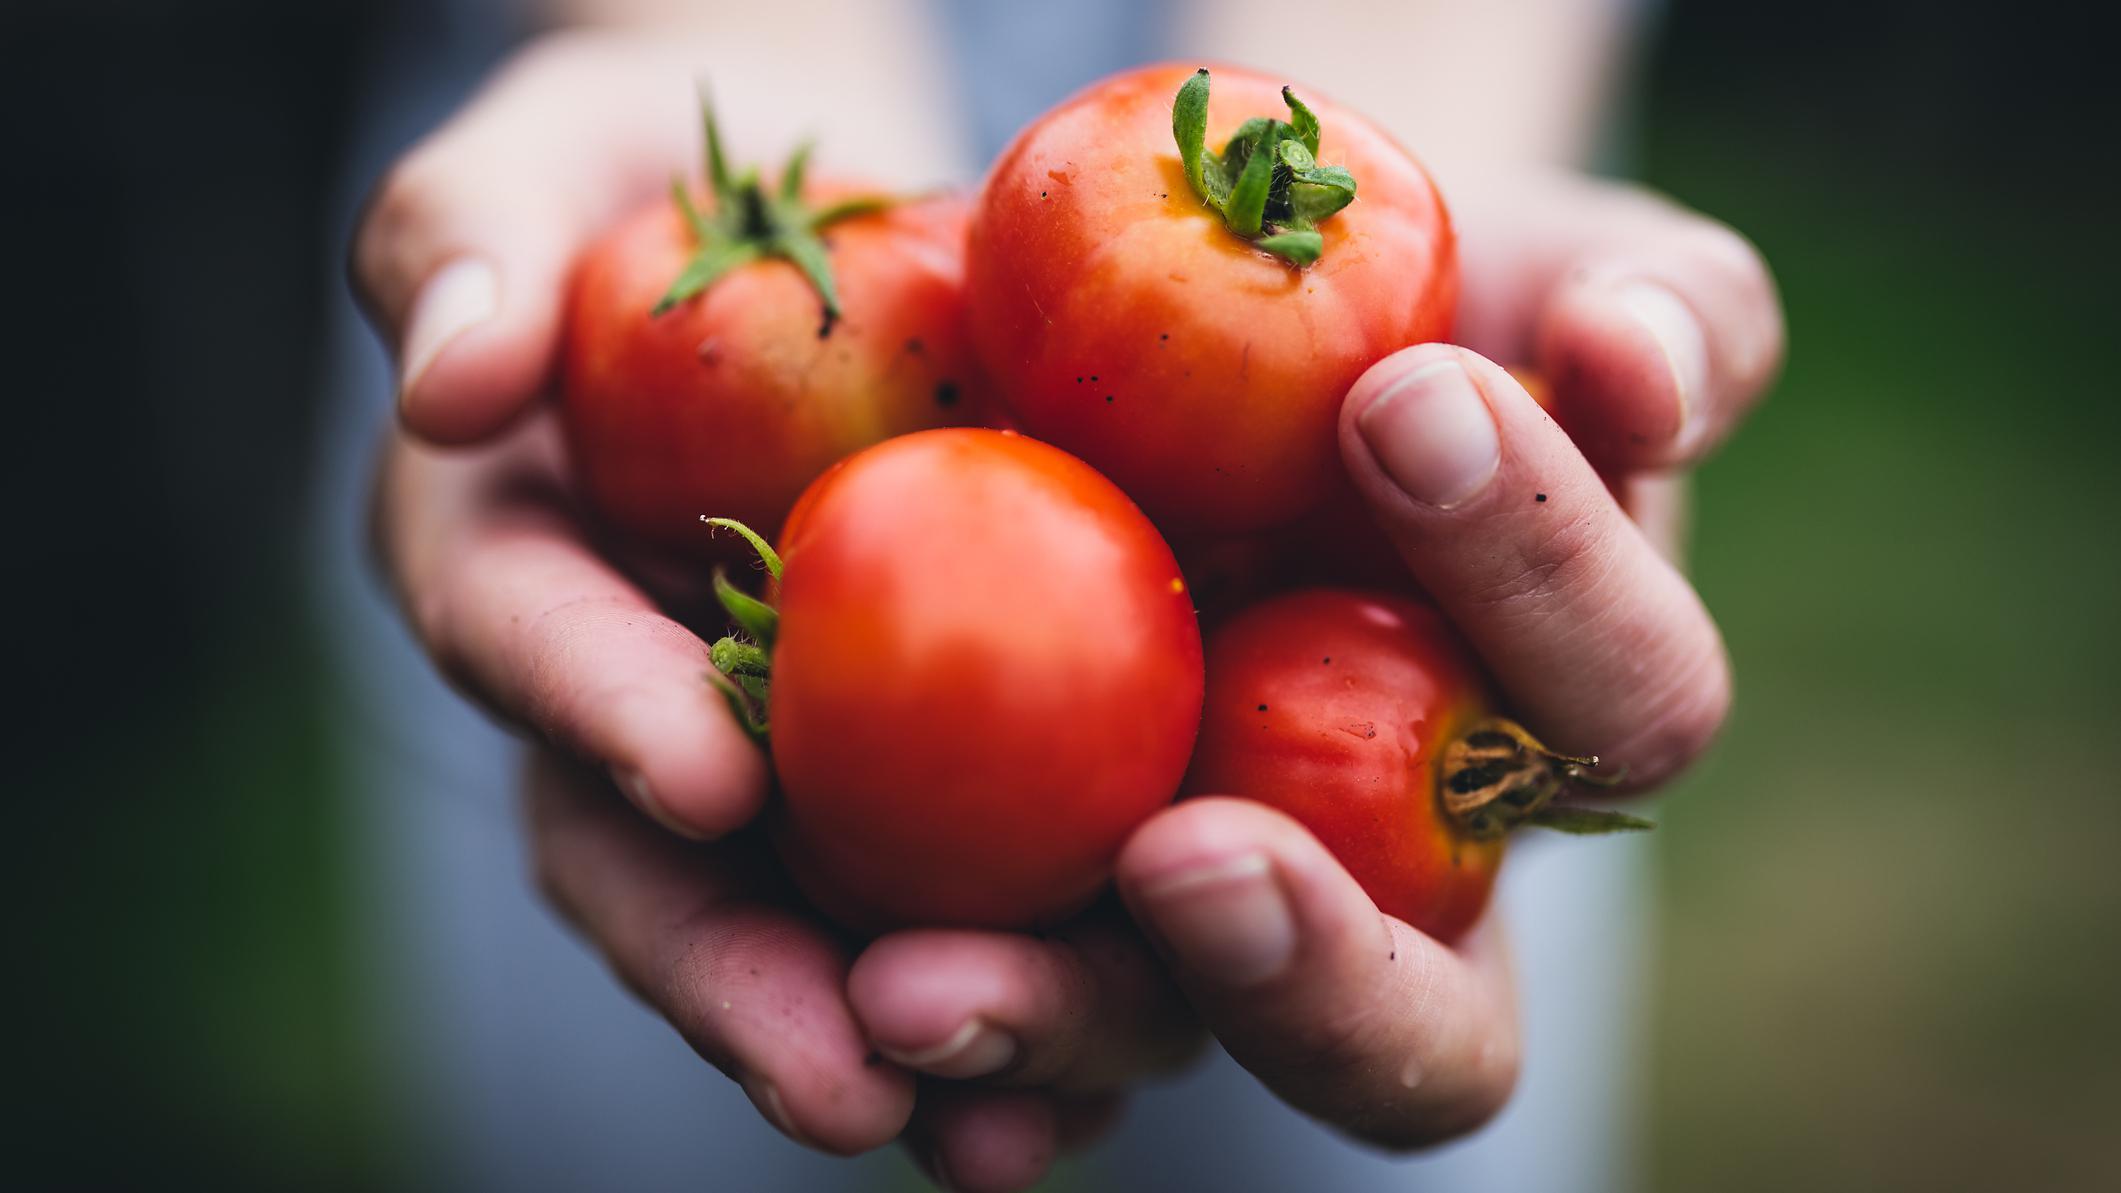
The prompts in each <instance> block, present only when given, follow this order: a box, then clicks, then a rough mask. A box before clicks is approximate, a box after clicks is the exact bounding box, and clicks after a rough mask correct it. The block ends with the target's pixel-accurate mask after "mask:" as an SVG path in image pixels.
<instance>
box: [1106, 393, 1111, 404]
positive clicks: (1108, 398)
mask: <svg viewBox="0 0 2121 1193" xmlns="http://www.w3.org/2000/svg"><path fill="white" fill-rule="evenodd" d="M1105 400H1106V401H1107V402H1109V401H1111V400H1112V395H1111V394H1106V395H1105Z"/></svg>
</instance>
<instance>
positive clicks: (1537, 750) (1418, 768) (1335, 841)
mask: <svg viewBox="0 0 2121 1193" xmlns="http://www.w3.org/2000/svg"><path fill="white" fill-rule="evenodd" d="M1494 708H1495V704H1494V700H1493V697H1492V696H1491V695H1490V693H1489V691H1488V688H1487V685H1486V682H1485V681H1484V680H1483V679H1482V677H1481V674H1480V671H1479V668H1478V667H1477V666H1476V665H1475V664H1474V662H1473V660H1472V658H1471V657H1470V656H1469V655H1468V654H1467V653H1466V650H1465V648H1464V647H1463V646H1462V645H1460V643H1459V641H1458V638H1457V636H1456V635H1455V634H1454V633H1452V631H1451V629H1450V627H1449V626H1448V625H1447V624H1446V623H1445V622H1444V619H1443V616H1442V614H1440V613H1438V612H1437V611H1436V610H1435V609H1433V608H1431V607H1429V606H1427V605H1421V604H1417V603H1415V602H1413V601H1410V600H1406V599H1404V598H1401V597H1388V596H1371V595H1364V594H1359V593H1352V592H1343V591H1335V590H1326V589H1314V590H1309V591H1305V592H1298V593H1292V594H1290V595H1288V596H1284V597H1280V598H1277V599H1275V600H1272V601H1269V602H1267V603H1265V604H1262V605H1256V606H1254V607H1252V608H1251V609H1248V610H1246V611H1245V612H1243V613H1240V614H1238V615H1237V616H1236V617H1234V618H1232V619H1231V620H1230V621H1228V622H1226V623H1225V624H1224V625H1223V626H1222V627H1220V628H1219V629H1217V630H1216V631H1215V632H1214V634H1213V635H1212V637H1211V638H1210V640H1209V644H1208V688H1207V699H1206V703H1205V706H1204V708H1203V711H1202V715H1201V732H1200V744H1199V747H1198V749H1197V750H1196V751H1195V753H1194V757H1193V765H1192V769H1191V770H1190V771H1189V772H1188V773H1187V775H1186V780H1185V786H1184V788H1183V790H1184V792H1185V793H1186V794H1188V795H1241V796H1247V797H1250V798H1252V799H1256V800H1260V801H1261V802H1263V803H1268V804H1272V805H1273V806H1275V807H1277V808H1279V809H1281V810H1282V811H1284V812H1287V813H1288V814H1289V815H1291V816H1293V817H1295V818H1296V819H1297V820H1298V821H1300V822H1302V823H1303V825H1304V826H1305V827H1306V828H1308V829H1310V830H1311V832H1312V833H1313V834H1315V835H1316V836H1317V837H1318V839H1319V840H1320V841H1321V842H1323V843H1324V844H1325V846H1326V848H1328V849H1330V850H1332V851H1333V854H1334V856H1336V857H1338V858H1339V859H1340V861H1341V864H1343V865H1345V866H1346V867H1347V868H1348V872H1349V873H1350V874H1353V875H1354V876H1355V879H1356V881H1358V882H1360V883H1361V884H1362V887H1363V889H1364V890H1365V891H1367V892H1369V894H1370V897H1371V898H1372V899H1374V900H1376V901H1377V906H1378V908H1379V909H1380V910H1382V911H1384V912H1386V913H1387V914H1389V915H1393V916H1397V917H1398V918H1400V919H1402V920H1405V921H1406V922H1407V923H1408V924H1411V925H1412V926H1414V927H1416V928H1419V929H1421V930H1422V931H1424V932H1427V933H1428V934H1430V935H1431V936H1434V937H1436V938H1437V939H1439V940H1444V941H1450V940H1453V939H1455V938H1456V937H1458V936H1459V935H1460V934H1461V933H1463V932H1464V931H1465V930H1466V929H1467V928H1468V927H1470V926H1472V924H1473V922H1474V921H1475V920H1477V919H1479V918H1480V913H1481V910H1482V909H1483V908H1485V907H1486V906H1487V902H1488V896H1489V893H1490V891H1491V890H1492V888H1493V887H1494V884H1495V872H1496V869H1497V867H1499V866H1500V865H1501V863H1502V855H1503V835H1504V833H1506V832H1507V831H1508V830H1509V829H1510V828H1511V827H1513V826H1515V825H1517V824H1520V823H1534V824H1543V825H1548V826H1550V827H1554V828H1561V829H1565V830H1568V831H1576V832H1601V831H1610V830H1613V829H1625V828H1642V827H1647V825H1646V824H1645V823H1644V822H1642V821H1639V820H1636V819H1634V818H1633V817H1628V816H1622V815H1620V814H1618V813H1613V812H1604V811H1597V810H1592V809H1584V808H1575V807H1560V806H1555V805H1553V804H1551V803H1550V802H1549V801H1551V800H1552V799H1553V797H1554V796H1555V795H1556V794H1558V793H1559V792H1560V790H1561V789H1562V788H1563V787H1564V786H1565V785H1566V784H1567V782H1568V781H1570V780H1572V779H1580V778H1583V777H1585V771H1586V770H1587V768H1588V767H1590V766H1592V765H1595V764H1596V761H1597V760H1596V759H1582V758H1565V757H1561V756H1558V755H1554V754H1551V753H1549V752H1547V751H1546V749H1545V748H1544V747H1542V746H1540V745H1539V744H1538V742H1536V741H1534V740H1533V739H1532V738H1531V736H1530V735H1529V734H1526V733H1525V732H1524V731H1523V730H1522V729H1519V728H1518V727H1517V726H1515V725H1514V724H1512V723H1510V722H1508V721H1505V720H1502V719H1501V718H1499V717H1497V716H1496V715H1495V713H1494Z"/></svg>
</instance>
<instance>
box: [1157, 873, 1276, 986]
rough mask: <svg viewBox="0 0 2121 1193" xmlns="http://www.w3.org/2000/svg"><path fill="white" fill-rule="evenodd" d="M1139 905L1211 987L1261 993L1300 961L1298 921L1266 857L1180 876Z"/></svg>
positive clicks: (1181, 958) (1160, 884)
mask: <svg viewBox="0 0 2121 1193" xmlns="http://www.w3.org/2000/svg"><path fill="white" fill-rule="evenodd" d="M1141 898H1142V902H1143V904H1144V905H1145V907H1146V910H1147V911H1148V913H1149V918H1150V919H1151V920H1152V921H1153V922H1154V924H1155V927H1156V930H1157V932H1158V933H1159V934H1160V935H1161V936H1162V937H1163V939H1164V941H1165V943H1166V944H1168V945H1169V946H1170V948H1171V951H1172V952H1173V953H1175V954H1177V956H1178V960H1179V962H1180V963H1181V964H1183V965H1184V966H1186V968H1188V969H1191V970H1193V971H1194V972H1195V973H1198V974H1199V975H1200V976H1202V977H1204V978H1206V979H1208V980H1209V981H1211V982H1216V983H1219V984H1221V985H1224V986H1235V987H1243V986H1256V985H1258V984H1260V983H1261V982H1265V981H1267V980H1269V979H1271V978H1273V977H1275V976H1276V975H1278V974H1280V973H1281V972H1282V971H1283V970H1285V969H1287V968H1288V967H1289V961H1290V959H1291V958H1292V957H1294V956H1295V954H1296V919H1295V917H1294V916H1293V915H1292V914H1291V913H1290V911H1289V902H1288V900H1287V899H1286V898H1285V897H1283V895H1282V893H1281V886H1280V884H1279V883H1277V882H1276V881H1275V880H1274V864H1273V863H1272V862H1270V861H1268V860H1267V857H1266V855H1265V854H1259V853H1248V854H1243V855H1240V856H1238V857H1235V858H1230V859H1227V860H1225V861H1220V862H1215V863H1211V864H1209V865H1205V866H1201V867H1199V868H1197V869H1192V870H1184V871H1180V872H1179V873H1177V874H1174V875H1172V876H1171V877H1169V878H1166V879H1163V880H1162V881H1160V882H1156V883H1152V884H1150V885H1149V886H1147V887H1146V888H1144V889H1143V891H1142V895H1141Z"/></svg>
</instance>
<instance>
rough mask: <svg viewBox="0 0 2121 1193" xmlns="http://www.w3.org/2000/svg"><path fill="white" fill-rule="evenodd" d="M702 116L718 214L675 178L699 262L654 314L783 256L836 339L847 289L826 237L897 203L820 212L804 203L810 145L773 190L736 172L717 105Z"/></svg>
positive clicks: (751, 174) (675, 193) (848, 203)
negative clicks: (813, 294)
mask: <svg viewBox="0 0 2121 1193" xmlns="http://www.w3.org/2000/svg"><path fill="white" fill-rule="evenodd" d="M700 118H701V120H702V121H703V122H704V123H705V124H706V126H707V184H708V187H709V189H710V191H711V192H712V194H713V196H714V210H713V214H711V215H703V214H701V212H700V209H699V208H698V206H696V205H695V204H694V203H693V201H692V192H691V191H690V190H689V189H687V188H686V186H685V180H684V178H682V177H676V178H672V179H671V180H670V197H671V199H672V200H673V201H674V202H676V203H677V205H678V210H679V211H680V212H681V213H683V214H684V216H685V224H686V226H687V227H689V228H691V229H692V236H693V240H694V241H695V242H696V246H697V247H695V248H694V250H693V254H692V260H691V261H689V262H687V263H686V265H685V269H684V271H683V272H681V273H679V274H678V276H677V279H676V280H675V281H673V282H671V283H670V289H668V290H666V291H664V292H663V297H662V298H661V299H659V300H657V302H656V304H655V309H654V310H653V311H651V312H650V314H654V315H660V314H662V313H663V312H665V311H667V310H669V309H670V308H672V307H674V306H676V305H678V304H679V303H681V302H684V301H685V300H687V299H689V298H691V297H693V296H694V295H696V294H699V293H700V292H701V291H703V290H705V289H707V287H709V286H712V285H714V283H715V282H716V281H718V280H720V278H721V277H722V276H723V275H724V274H726V273H728V272H730V271H731V270H733V269H737V268H740V267H742V266H745V265H749V264H751V263H752V262H754V261H762V260H765V259H766V258H768V257H778V258H780V259H781V260H783V261H787V262H789V263H790V264H792V265H794V266H795V267H796V268H797V269H799V270H802V272H803V276H804V277H805V278H807V279H808V280H809V282H810V286H811V288H812V289H814V290H816V291H817V295H818V298H819V300H820V301H822V302H823V304H824V308H825V311H824V319H823V321H822V322H820V323H819V325H818V332H817V334H818V338H819V339H823V338H825V337H826V336H829V335H831V334H832V325H833V324H834V323H836V322H838V321H839V317H840V296H839V290H838V289H837V288H836V287H835V286H834V285H833V283H832V263H831V259H830V257H829V256H828V255H827V253H826V251H825V241H824V239H823V238H822V237H821V236H820V235H819V233H821V232H823V231H824V230H825V229H826V228H829V227H831V226H832V225H833V224H836V223H838V222H840V221H841V220H847V219H853V218H854V217H856V216H862V215H870V214H872V213H874V212H878V211H882V210H884V209H885V208H887V207H889V206H891V204H892V202H893V200H891V199H890V198H887V197H884V196H880V195H864V196H860V197H857V198H853V199H846V200H843V201H841V202H838V203H834V204H832V205H831V206H829V207H826V208H823V209H821V210H816V211H813V210H811V209H810V207H809V206H808V205H806V204H805V203H804V202H803V175H804V173H805V171H806V170H807V168H808V167H809V164H810V146H809V145H808V144H804V145H802V146H799V147H798V148H797V149H796V151H795V153H794V154H793V155H792V156H791V157H789V159H788V164H787V166H785V167H784V168H783V169H782V170H781V178H780V185H779V186H777V187H775V188H774V189H772V190H770V191H769V190H768V189H767V188H766V184H765V182H764V181H763V180H762V179H761V178H760V177H759V172H758V169H757V167H752V168H750V169H746V170H745V171H744V172H743V173H741V174H731V173H730V170H729V162H728V160H727V159H726V158H725V157H724V156H723V154H722V134H721V131H720V129H718V128H717V127H716V126H715V121H714V105H713V104H712V103H710V102H709V101H708V99H707V97H706V95H705V94H704V92H703V93H702V95H701V97H700Z"/></svg>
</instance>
